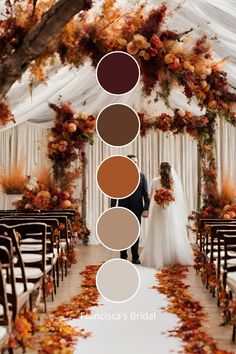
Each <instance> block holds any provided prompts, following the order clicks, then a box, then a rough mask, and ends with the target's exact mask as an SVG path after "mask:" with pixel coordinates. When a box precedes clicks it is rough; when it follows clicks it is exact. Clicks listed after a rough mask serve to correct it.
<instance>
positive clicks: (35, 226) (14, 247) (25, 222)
mask: <svg viewBox="0 0 236 354" xmlns="http://www.w3.org/2000/svg"><path fill="white" fill-rule="evenodd" d="M73 218H74V212H72V211H71V212H70V211H69V212H68V211H63V212H62V211H52V212H48V211H44V212H41V211H40V212H39V211H36V212H34V211H31V212H27V213H22V212H18V211H0V348H4V345H5V344H6V343H7V340H8V337H9V333H10V332H11V326H12V323H14V320H15V318H16V316H17V315H18V314H19V313H20V310H21V309H22V307H24V306H25V304H26V303H29V306H30V308H31V309H33V296H32V295H33V292H34V291H35V290H38V293H39V296H41V295H43V302H44V311H45V312H46V311H47V294H46V289H45V283H46V281H47V277H48V276H50V277H51V278H53V281H54V283H53V285H54V286H53V288H54V292H55V293H56V288H57V287H58V286H59V283H60V281H59V280H60V278H61V279H62V280H63V275H64V276H66V275H67V267H66V265H65V267H64V268H63V264H64V262H62V261H61V262H60V254H61V253H62V252H64V251H66V250H68V249H69V248H70V247H71V240H72V235H73V234H72V230H71V228H70V223H71V222H72V221H73ZM53 295H54V294H53V291H52V298H53ZM39 296H38V299H39ZM9 351H10V352H12V349H11V348H10V350H9Z"/></svg>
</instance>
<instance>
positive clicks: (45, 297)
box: [43, 278, 47, 313]
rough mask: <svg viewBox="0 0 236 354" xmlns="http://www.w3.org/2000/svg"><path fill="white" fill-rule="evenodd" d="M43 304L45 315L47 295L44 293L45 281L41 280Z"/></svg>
mask: <svg viewBox="0 0 236 354" xmlns="http://www.w3.org/2000/svg"><path fill="white" fill-rule="evenodd" d="M43 302H44V312H45V313H47V295H46V291H45V279H44V278H43Z"/></svg>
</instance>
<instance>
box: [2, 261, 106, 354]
mask: <svg viewBox="0 0 236 354" xmlns="http://www.w3.org/2000/svg"><path fill="white" fill-rule="evenodd" d="M99 268H100V265H90V266H87V267H86V268H85V269H84V270H83V271H82V272H81V273H80V275H81V276H82V277H83V281H82V285H81V286H82V288H83V290H82V292H81V294H79V295H77V296H74V297H73V298H72V299H71V301H70V302H69V303H68V304H64V305H60V306H58V308H57V309H56V310H54V311H52V314H51V315H50V316H49V317H47V318H46V319H45V320H44V321H43V323H42V324H37V323H36V319H37V317H38V314H37V313H34V312H31V311H29V310H28V309H27V310H25V311H24V313H23V314H22V315H21V316H19V317H17V319H16V322H15V325H14V330H13V332H12V335H11V338H10V341H9V343H8V347H9V348H14V349H16V348H18V347H19V346H21V347H23V348H24V349H27V348H28V349H32V348H33V349H35V348H37V352H38V353H40V354H53V353H57V354H65V353H66V354H72V353H73V352H74V350H73V349H74V345H75V344H76V341H77V339H78V338H88V337H89V336H90V335H91V333H89V332H86V331H85V330H84V329H81V330H77V329H74V328H73V327H72V326H70V325H68V324H66V322H65V321H66V320H68V319H71V318H79V317H80V315H81V314H90V313H91V307H93V306H98V299H99V293H98V291H97V288H96V274H97V271H98V269H99ZM33 334H34V335H33Z"/></svg>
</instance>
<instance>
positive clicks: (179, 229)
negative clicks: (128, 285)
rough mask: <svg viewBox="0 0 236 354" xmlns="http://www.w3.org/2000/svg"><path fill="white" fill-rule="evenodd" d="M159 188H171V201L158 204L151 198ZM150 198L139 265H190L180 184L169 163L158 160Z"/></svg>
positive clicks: (185, 213) (184, 209)
mask: <svg viewBox="0 0 236 354" xmlns="http://www.w3.org/2000/svg"><path fill="white" fill-rule="evenodd" d="M161 188H162V189H168V190H170V194H171V196H172V197H173V199H174V201H171V202H170V203H169V204H166V205H159V204H157V202H156V201H155V199H154V197H155V193H156V191H157V190H159V191H160V189H161ZM150 200H151V202H150V207H149V218H148V219H149V220H148V231H147V237H146V242H145V244H144V249H143V251H142V253H141V256H140V260H141V263H142V265H144V266H147V267H153V268H156V269H162V268H163V267H165V266H172V265H175V264H181V265H192V264H193V251H192V248H191V245H190V242H189V240H188V236H187V230H186V224H187V212H186V207H185V201H184V194H183V189H182V184H181V181H180V179H179V177H178V176H177V174H176V172H175V171H174V170H173V168H171V166H170V164H169V163H168V162H162V163H161V165H160V176H158V177H156V178H154V179H153V181H152V185H151V192H150Z"/></svg>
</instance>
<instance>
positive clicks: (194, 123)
mask: <svg viewBox="0 0 236 354" xmlns="http://www.w3.org/2000/svg"><path fill="white" fill-rule="evenodd" d="M210 115H211V113H210V112H206V113H205V114H204V115H201V116H195V115H193V114H192V113H191V112H189V111H184V110H182V109H175V110H174V114H173V115H170V114H167V113H162V114H161V115H160V116H157V117H152V118H151V117H149V116H148V115H147V114H146V113H145V112H141V113H139V119H140V125H141V127H140V134H141V136H145V135H146V134H147V133H148V131H150V130H159V131H162V132H171V133H173V134H184V133H187V134H189V135H190V137H191V138H193V139H199V137H200V136H202V135H203V134H204V133H207V132H208V129H209V122H210Z"/></svg>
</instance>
